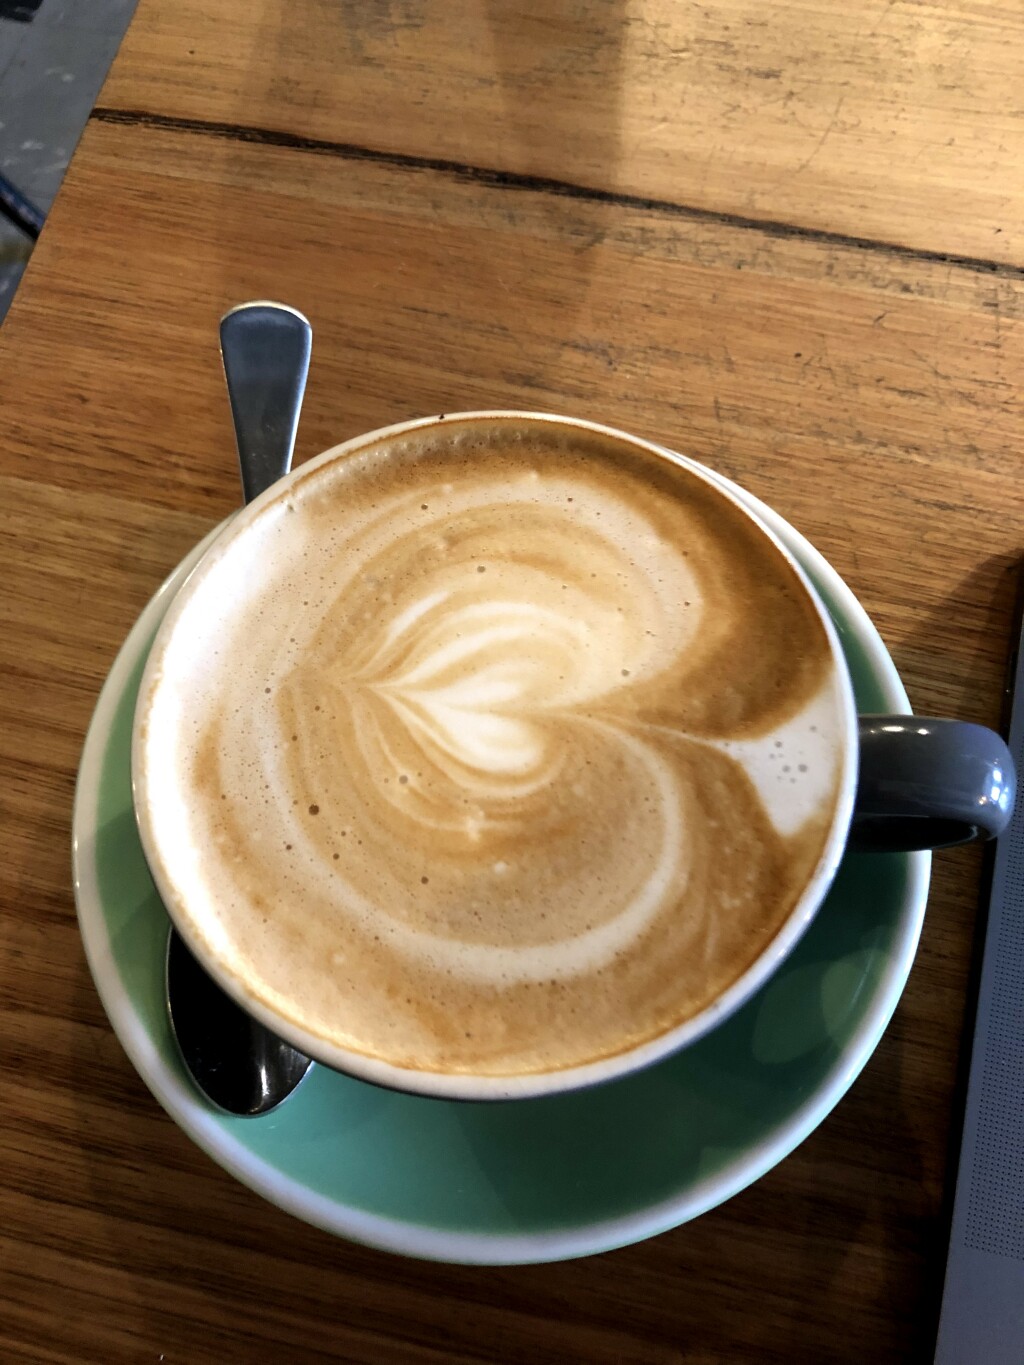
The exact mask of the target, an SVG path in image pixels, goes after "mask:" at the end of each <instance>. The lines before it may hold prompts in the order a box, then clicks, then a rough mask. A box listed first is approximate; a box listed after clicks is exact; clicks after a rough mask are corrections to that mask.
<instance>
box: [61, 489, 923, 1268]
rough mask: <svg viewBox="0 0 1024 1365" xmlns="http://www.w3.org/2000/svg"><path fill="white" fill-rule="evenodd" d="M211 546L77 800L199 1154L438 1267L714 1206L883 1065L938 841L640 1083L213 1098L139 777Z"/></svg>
mask: <svg viewBox="0 0 1024 1365" xmlns="http://www.w3.org/2000/svg"><path fill="white" fill-rule="evenodd" d="M734 491H737V490H734ZM742 496H745V495H742ZM746 501H747V502H748V503H749V504H750V505H751V506H752V508H753V509H754V510H755V511H756V512H757V513H758V514H759V515H760V516H761V517H762V518H763V519H764V520H765V521H766V522H767V523H768V524H769V525H770V526H771V528H772V529H773V530H774V531H775V532H776V534H777V535H778V536H779V537H780V538H781V539H782V540H783V541H784V542H785V543H786V544H787V545H788V546H789V548H790V549H791V550H792V551H793V553H794V554H795V555H796V556H797V558H798V559H799V560H800V562H801V563H802V564H803V566H804V568H805V569H806V570H807V572H808V574H809V575H810V577H811V579H812V581H813V582H814V584H815V586H816V587H817V589H818V591H819V593H820V594H821V596H822V599H823V600H824V602H825V604H826V606H827V607H828V609H829V611H830V613H831V614H832V617H833V619H834V621H835V623H836V626H837V628H838V630H839V633H840V637H841V639H842V642H843V648H844V650H845V652H846V657H847V660H848V663H849V667H850V672H851V676H852V679H853V684H854V690H855V693H856V697H857V704H858V707H859V709H860V710H861V711H867V712H871V711H884V712H896V711H906V710H909V707H908V705H907V698H906V694H905V692H904V690H903V688H902V686H901V684H900V681H899V678H898V676H897V674H896V671H895V669H894V667H893V665H892V662H891V660H890V659H889V656H888V654H887V653H886V651H885V649H884V647H883V645H882V643H881V641H880V639H879V637H878V635H877V633H876V631H875V630H874V627H873V626H872V625H871V623H870V621H869V620H868V618H867V616H866V615H865V614H864V612H863V610H862V608H861V607H860V606H859V604H858V603H857V602H856V599H855V598H854V597H853V595H852V594H851V593H850V591H849V589H848V588H847V587H846V586H845V584H844V583H843V582H842V580H841V579H840V578H839V577H838V575H837V574H836V573H835V572H834V570H832V569H831V568H830V567H829V565H828V564H826V563H825V561H824V560H823V559H822V558H821V556H820V555H818V553H817V552H816V551H815V550H813V549H812V547H811V546H810V545H808V543H807V542H806V541H805V540H804V539H803V538H802V537H800V536H799V535H797V533H796V532H794V531H793V530H792V528H790V527H789V526H788V525H787V524H786V523H785V522H783V521H782V520H781V519H780V518H779V517H777V516H776V515H775V514H774V513H772V512H771V511H770V510H769V509H767V508H765V507H764V506H763V505H762V504H760V503H758V502H756V501H755V500H754V499H752V498H749V497H747V498H746ZM208 543H209V540H207V541H206V542H204V543H203V545H201V546H198V547H197V549H196V550H195V551H194V552H193V554H192V555H190V556H189V558H188V559H187V560H186V561H185V562H184V563H183V564H182V565H181V566H180V567H179V568H178V569H177V571H176V572H175V573H174V574H173V575H172V576H171V578H170V579H169V580H168V582H167V583H166V584H165V585H164V587H163V588H162V589H161V590H160V592H158V593H157V595H156V596H155V597H154V599H153V600H152V602H150V604H149V605H148V607H147V608H146V610H145V611H144V612H143V614H142V616H141V617H140V619H139V621H138V622H137V624H136V626H135V628H134V629H133V631H132V633H131V634H130V636H129V637H128V640H127V641H126V643H125V645H124V647H123V649H122V651H121V653H120V655H119V656H118V658H117V661H116V663H115V664H114V667H113V669H112V670H111V673H110V676H109V678H108V679H107V682H106V684H105V686H104V688H103V691H102V693H101V695H100V699H99V702H98V704H97V708H96V713H95V715H94V717H93V721H92V725H91V727H90V731H89V735H88V737H87V740H86V744H85V748H84V750H83V755H82V762H81V767H80V771H79V780H78V790H77V793H76V800H75V816H74V862H75V892H76V898H77V902H78V916H79V923H80V927H81V932H82V937H83V940H84V942H85V948H86V953H87V955H88V959H89V964H90V967H91V969H92V973H93V977H94V978H95V981H96V985H97V988H98V990H99V993H100V996H101V998H102V1000H103V1004H104V1006H105V1008H106V1010H107V1013H108V1015H109V1017H110V1021H111V1023H112V1025H113V1027H114V1029H115V1031H116V1033H117V1035H118V1037H119V1038H120V1040H121V1043H122V1044H123V1046H124V1048H125V1051H126V1052H127V1053H128V1055H129V1057H130V1058H131V1060H132V1062H133V1063H134V1065H135V1066H136V1067H137V1069H138V1071H139V1072H140V1074H141V1075H142V1077H143V1079H144V1080H145V1081H146V1083H147V1084H148V1085H149V1087H150V1089H151V1090H152V1091H153V1093H154V1095H155V1096H156V1097H157V1099H158V1100H159V1101H160V1102H161V1104H163V1106H164V1107H165V1108H166V1109H167V1111H168V1113H170V1115H171V1116H172V1118H174V1120H175V1121H176V1122H177V1123H178V1124H180V1125H181V1127H182V1128H183V1129H184V1130H185V1132H186V1133H188V1134H189V1136H190V1137H191V1138H192V1139H193V1140H194V1141H195V1142H197V1143H198V1144H199V1146H201V1147H202V1148H204V1149H205V1150H206V1151H207V1152H208V1153H209V1154H210V1155H211V1156H212V1157H213V1158H214V1160H216V1161H218V1162H219V1163H220V1164H221V1165H222V1166H224V1167H225V1168H226V1169H227V1170H228V1171H230V1172H231V1173H232V1174H234V1175H235V1176H237V1177H238V1179H239V1180H241V1181H242V1182H243V1183H245V1184H246V1185H248V1186H249V1187H250V1188H251V1189H253V1190H256V1191H257V1192H258V1193H260V1194H262V1195H263V1196H264V1197H266V1198H267V1199H269V1200H271V1201H272V1202H273V1203H275V1204H277V1205H279V1206H280V1207H281V1208H283V1209H286V1210H288V1211H290V1212H291V1213H294V1214H296V1215H297V1216H298V1217H300V1218H304V1219H306V1220H308V1221H309V1222H311V1223H315V1224H318V1225H319V1226H321V1227H323V1228H326V1229H329V1230H330V1231H332V1232H336V1233H338V1234H341V1235H343V1236H345V1237H350V1238H352V1239H354V1240H357V1241H361V1242H366V1243H370V1244H371V1245H374V1246H377V1247H381V1248H385V1249H387V1250H392V1251H400V1252H404V1253H405V1254H407V1255H412V1256H422V1257H427V1258H431V1259H435V1260H445V1261H462V1262H473V1263H480V1264H507V1263H514V1262H529V1261H549V1260H559V1259H563V1258H567V1257H572V1256H581V1255H587V1254H589V1253H592V1252H598V1251H603V1250H607V1249H609V1248H611V1247H615V1246H621V1245H623V1244H625V1243H628V1242H634V1241H638V1240H640V1239H641V1238H644V1237H649V1236H652V1235H653V1234H655V1233H658V1232H661V1231H663V1230H665V1229H666V1228H670V1227H674V1226H676V1225H677V1224H679V1223H682V1222H685V1221H686V1220H688V1219H690V1218H694V1217H696V1216H697V1215H698V1214H700V1213H703V1212H704V1211H706V1210H707V1209H709V1208H712V1207H714V1206H715V1205H716V1204H719V1203H721V1202H722V1201H723V1200H725V1199H728V1198H729V1197H730V1196H731V1195H733V1194H735V1193H736V1192H737V1191H738V1190H740V1189H742V1188H743V1187H744V1186H746V1185H748V1184H750V1183H751V1181H753V1180H756V1179H757V1178H758V1177H759V1176H761V1175H763V1174H764V1172H765V1171H767V1170H769V1169H770V1168H771V1167H772V1166H774V1165H775V1164H776V1163H777V1162H778V1161H780V1160H781V1159H782V1158H783V1157H784V1156H786V1154H787V1153H788V1152H790V1151H792V1149H793V1148H794V1147H795V1146H797V1144H798V1143H800V1142H801V1141H802V1140H803V1139H804V1138H805V1137H806V1136H807V1135H808V1133H810V1132H811V1131H812V1130H813V1129H814V1128H815V1127H816V1125H817V1124H818V1123H820V1122H821V1120H822V1119H823V1118H824V1117H825V1115H826V1114H827V1113H828V1112H829V1110H830V1109H832V1107H833V1106H834V1105H835V1104H836V1102H837V1101H838V1100H839V1099H840V1097H841V1096H842V1094H843V1093H844V1092H845V1090H846V1089H847V1088H848V1087H849V1085H850V1084H851V1083H852V1081H853V1080H854V1078H855V1077H856V1076H857V1074H858V1073H859V1072H860V1070H861V1068H862V1067H863V1066H864V1064H865V1062H866V1061H867V1060H868V1058H869V1057H870V1055H871V1053H872V1051H873V1050H874V1048H875V1046H876V1044H877V1042H878V1039H879V1037H880V1036H881V1033H882V1031H883V1029H884V1028H885V1026H886V1024H887V1022H888V1020H889V1018H890V1016H891V1014H892V1011H893V1009H894V1008H895V1006H896V1002H897V1000H898V999H899V996H900V992H901V991H902V989H903V985H904V983H905V981H906V978H907V973H908V972H909V970H910V965H911V962H912V960H913V955H914V951H915V949H916V946H917V939H918V935H919V933H920V927H921V922H922V918H923V914H924V905H925V899H926V895H927V889H928V877H929V869H930V857H929V855H928V854H910V855H907V854H888V855H881V854H876V855H862V856H860V857H857V856H850V857H847V858H846V860H845V861H844V862H843V864H842V867H841V869H840V872H839V875H838V877H837V880H836V882H835V884H834V886H833V888H832V890H831V892H830V893H829V896H828V898H827V899H826V901H825V903H824V904H823V905H822V907H821V909H820V910H819V912H818V914H817V916H816V917H815V919H814V921H813V922H812V923H811V925H810V927H809V929H808V930H807V933H806V935H805V936H804V937H803V939H802V940H801V941H800V943H799V944H798V946H797V947H796V949H795V950H794V951H793V953H792V954H791V956H790V957H789V958H788V959H787V960H786V961H785V962H784V963H783V965H782V966H781V967H780V969H779V971H778V973H777V974H776V975H775V977H774V978H773V979H772V980H771V981H770V982H769V984H768V985H767V986H765V987H764V988H763V989H762V990H761V991H760V992H759V993H758V994H757V995H756V996H754V997H753V998H752V999H751V1000H750V1001H749V1002H748V1003H747V1004H746V1005H745V1006H744V1007H743V1008H742V1009H741V1010H739V1011H738V1012H737V1013H736V1014H735V1015H733V1016H732V1017H731V1018H730V1019H729V1020H727V1021H726V1022H725V1023H724V1024H722V1025H720V1026H719V1027H718V1028H717V1029H715V1030H714V1032H712V1033H710V1034H708V1035H706V1036H705V1037H703V1038H701V1039H700V1040H699V1041H698V1042H696V1043H694V1044H692V1045H691V1046H690V1047H688V1048H686V1049H685V1050H684V1051H683V1052H681V1053H679V1054H677V1055H676V1056H674V1057H672V1058H669V1059H668V1060H667V1061H664V1062H661V1063H659V1064H658V1065H657V1066H654V1067H652V1068H650V1069H649V1070H648V1071H645V1072H643V1073H641V1074H639V1075H635V1076H632V1077H629V1078H627V1079H625V1080H620V1081H616V1082H612V1083H610V1084H608V1085H605V1086H603V1087H599V1088H597V1089H593V1090H588V1091H583V1092H579V1093H576V1094H572V1095H566V1096H560V1097H550V1098H543V1099H535V1100H519V1101H512V1102H509V1103H503V1104H500V1103H499V1104H487V1105H483V1104H466V1103H460V1102H458V1101H444V1100H431V1099H422V1098H418V1097H415V1096H408V1095H399V1094H395V1093H392V1092H389V1091H384V1090H380V1089H376V1088H374V1087H372V1086H369V1085H366V1084H364V1083H363V1082H360V1081H356V1080H352V1079H349V1078H347V1077H345V1076H341V1075H337V1074H335V1073H334V1072H331V1071H328V1070H326V1069H325V1068H323V1067H316V1068H314V1070H313V1072H312V1074H311V1075H310V1077H309V1078H308V1080H307V1081H306V1082H305V1083H304V1084H303V1085H302V1086H301V1087H300V1089H299V1090H298V1091H297V1092H296V1094H295V1095H294V1096H293V1097H292V1098H291V1099H290V1100H288V1102H287V1103H286V1104H284V1105H283V1106H282V1107H281V1108H280V1109H279V1110H277V1111H275V1112H274V1113H272V1114H270V1115H267V1116H265V1117H263V1118H257V1119H244V1118H233V1117H230V1116H225V1115H223V1114H220V1113H215V1112H214V1111H213V1110H212V1109H211V1108H210V1107H209V1106H208V1105H207V1104H206V1103H205V1102H204V1101H203V1100H202V1099H201V1097H200V1096H199V1095H198V1094H197V1093H196V1091H195V1090H194V1089H193V1087H192V1085H191V1084H190V1082H189V1080H188V1077H187V1075H186V1074H185V1072H184V1070H183V1068H182V1066H181V1063H180V1061H179V1059H178V1056H177V1053H176V1051H175V1048H174V1045H173V1042H172V1039H171V1035H170V1031H169V1027H168V1022H167V1015H166V1008H165V1001H164V957H165V951H166V945H167V930H168V920H167V915H166V912H165V911H164V908H163V906H162V904H161V902H160V900H159V898H158V896H157V894H156V891H155V889H154V887H153V883H152V881H151V879H150V876H149V872H148V870H147V868H146V864H145V862H144V860H143V856H142V850H141V848H140V846H139V842H138V839H137V836H136V832H135V821H134V816H133V812H132V797H131V787H130V781H129V741H130V735H131V724H132V712H133V708H134V705H135V696H136V691H137V688H138V684H139V679H140V675H141V672H142V667H143V664H144V662H145V658H146V655H147V652H148V650H149V646H150V644H151V642H152V639H153V635H154V633H155V631H156V628H157V626H158V624H159V622H160V620H161V618H162V616H163V614H164V612H165V611H166V609H167V607H168V605H169V603H170V601H171V598H172V597H173V595H174V593H175V591H176V590H177V588H178V587H179V586H180V585H181V583H182V581H183V579H184V577H185V575H186V574H187V573H188V571H189V569H190V568H191V567H192V566H193V565H194V564H195V563H196V562H197V560H198V558H199V556H200V555H201V553H202V552H203V550H204V549H205V548H206V546H207V544H208Z"/></svg>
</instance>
